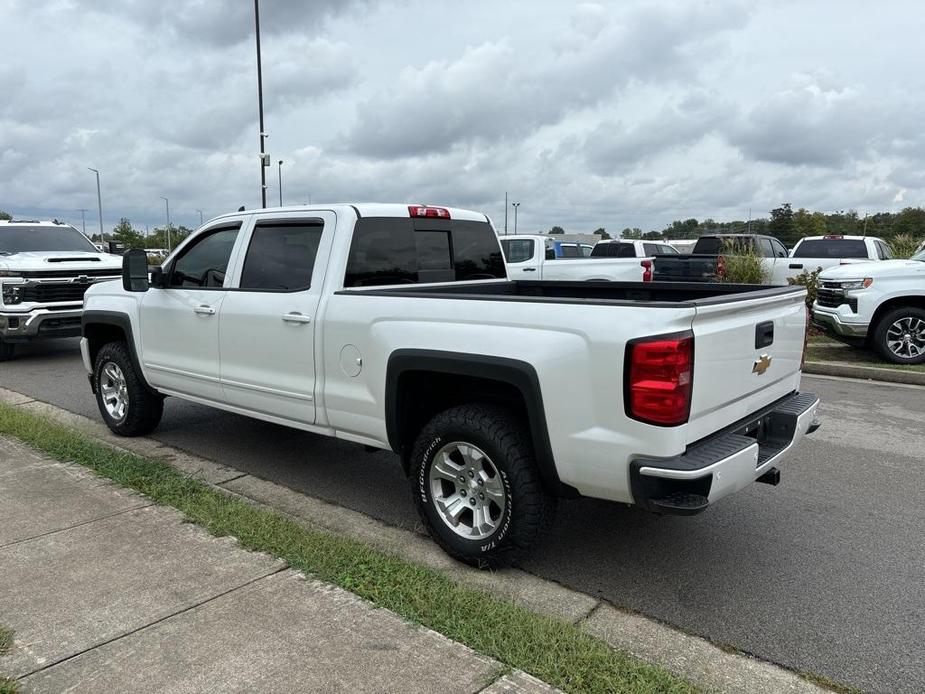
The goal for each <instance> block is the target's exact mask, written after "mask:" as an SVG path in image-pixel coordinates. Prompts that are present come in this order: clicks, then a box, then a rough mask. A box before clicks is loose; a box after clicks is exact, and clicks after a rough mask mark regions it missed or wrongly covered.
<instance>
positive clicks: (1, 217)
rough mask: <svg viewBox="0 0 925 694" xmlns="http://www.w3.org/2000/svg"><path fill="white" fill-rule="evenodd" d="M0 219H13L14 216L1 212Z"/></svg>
mask: <svg viewBox="0 0 925 694" xmlns="http://www.w3.org/2000/svg"><path fill="white" fill-rule="evenodd" d="M0 219H13V215H11V214H10V213H9V212H4V211H3V210H0Z"/></svg>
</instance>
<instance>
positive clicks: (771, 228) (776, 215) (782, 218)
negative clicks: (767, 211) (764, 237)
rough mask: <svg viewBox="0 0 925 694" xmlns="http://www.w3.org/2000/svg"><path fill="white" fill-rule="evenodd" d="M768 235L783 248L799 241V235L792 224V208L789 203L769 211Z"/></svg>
mask: <svg viewBox="0 0 925 694" xmlns="http://www.w3.org/2000/svg"><path fill="white" fill-rule="evenodd" d="M768 233H769V234H770V235H771V236H773V237H775V238H776V239H777V240H778V241H780V242H781V243H783V244H784V245H785V246H792V245H793V244H795V243H796V242H797V241H799V240H800V235H799V233H798V232H797V228H796V226H795V225H794V223H793V208H791V207H790V203H789V202H785V203H784V204H783V205H781V206H780V207H775V208H774V209H773V210H771V222H770V223H769V224H768Z"/></svg>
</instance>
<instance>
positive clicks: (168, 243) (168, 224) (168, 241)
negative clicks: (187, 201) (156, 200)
mask: <svg viewBox="0 0 925 694" xmlns="http://www.w3.org/2000/svg"><path fill="white" fill-rule="evenodd" d="M161 200H163V201H164V204H165V205H166V206H167V252H168V253H169V252H170V200H168V199H167V198H165V197H164V196H163V195H162V196H161Z"/></svg>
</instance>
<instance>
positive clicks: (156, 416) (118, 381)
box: [93, 342, 164, 436]
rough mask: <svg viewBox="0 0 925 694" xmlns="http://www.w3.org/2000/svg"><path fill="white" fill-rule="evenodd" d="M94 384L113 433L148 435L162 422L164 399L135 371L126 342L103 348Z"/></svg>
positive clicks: (95, 365)
mask: <svg viewBox="0 0 925 694" xmlns="http://www.w3.org/2000/svg"><path fill="white" fill-rule="evenodd" d="M93 385H94V389H95V390H96V403H97V405H98V407H99V409H100V414H101V415H102V416H103V421H105V422H106V426H108V427H109V428H110V429H111V430H112V431H113V433H115V434H119V436H144V435H145V434H149V433H151V432H152V431H154V429H155V428H156V427H157V425H158V424H159V423H160V421H161V416H162V415H163V412H164V398H163V396H161V395H158V394H157V393H154V392H152V391H151V390H150V389H149V388H148V386H147V384H146V383H145V382H144V380H143V379H142V376H141V374H139V373H137V372H136V371H135V368H134V366H133V364H132V359H131V356H130V355H129V352H128V347H127V346H126V344H125V343H124V342H110V343H107V344H105V345H103V347H101V348H100V351H99V353H98V354H97V355H96V362H95V363H94V368H93Z"/></svg>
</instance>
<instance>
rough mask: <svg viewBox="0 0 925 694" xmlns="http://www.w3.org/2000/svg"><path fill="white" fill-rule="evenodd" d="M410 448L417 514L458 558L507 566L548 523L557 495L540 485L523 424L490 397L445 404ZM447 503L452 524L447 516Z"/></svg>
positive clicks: (481, 564)
mask: <svg viewBox="0 0 925 694" xmlns="http://www.w3.org/2000/svg"><path fill="white" fill-rule="evenodd" d="M411 456H412V457H411V466H410V468H411V469H410V473H411V491H412V495H413V497H414V502H415V505H416V506H417V509H418V513H419V515H420V516H421V520H422V521H423V523H424V526H425V527H426V528H427V531H428V532H429V533H430V536H431V537H432V538H433V539H434V541H436V543H437V544H438V545H440V547H442V548H443V550H444V551H445V552H447V554H449V555H450V556H452V557H454V558H456V559H458V560H460V561H462V562H465V563H467V564H471V565H473V566H476V567H478V568H480V569H485V568H500V567H504V566H508V565H510V564H512V563H514V562H515V561H517V560H518V559H520V558H522V557H524V556H526V555H527V554H528V553H529V552H530V550H531V548H532V547H533V546H534V544H536V542H537V541H538V540H539V539H540V537H541V536H542V535H543V534H545V532H546V531H547V530H548V528H549V526H550V524H551V523H552V519H553V516H554V513H555V507H556V499H555V497H553V496H552V495H550V494H549V493H547V492H546V490H545V489H543V485H542V483H541V481H540V475H539V471H538V470H537V467H536V463H535V461H534V458H533V449H532V446H531V444H530V439H529V437H528V436H527V432H526V430H525V427H524V426H523V425H522V424H521V423H520V422H519V421H518V418H517V417H516V416H515V415H514V414H513V413H512V412H511V411H510V410H507V409H505V408H502V407H498V406H495V405H491V404H469V405H461V406H459V407H454V408H452V409H449V410H446V411H445V412H442V413H440V414H438V415H437V416H436V417H434V418H433V419H432V420H431V421H430V422H429V423H428V424H427V425H426V426H425V427H424V429H423V430H422V431H421V433H420V434H419V435H418V437H417V440H416V441H415V443H414V448H413V450H412V454H411ZM438 463H439V467H437V468H435V467H434V466H435V465H437V464H438ZM432 472H433V476H432ZM471 472H474V473H475V474H474V475H470V473H471ZM449 473H452V474H449ZM435 489H436V494H437V496H435ZM499 492H500V493H501V494H503V497H501V498H500V500H499V496H498V494H499ZM479 497H481V498H479ZM499 501H500V502H499ZM460 503H461V504H463V506H462V510H460ZM473 505H475V506H474V507H473ZM450 509H452V510H455V512H456V523H458V525H457V527H456V529H454V528H453V527H451V525H450V521H449V520H445V519H444V518H445V517H446V515H447V514H450V515H452V512H451V511H450ZM477 513H480V514H481V516H478V515H477ZM479 518H481V519H482V520H483V521H484V523H483V522H479Z"/></svg>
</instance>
